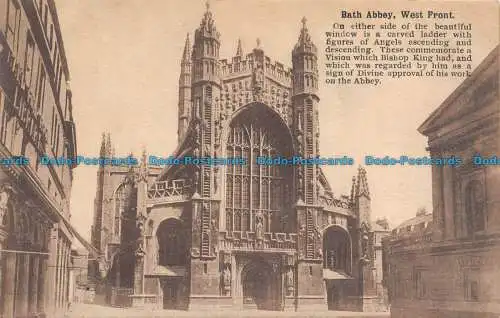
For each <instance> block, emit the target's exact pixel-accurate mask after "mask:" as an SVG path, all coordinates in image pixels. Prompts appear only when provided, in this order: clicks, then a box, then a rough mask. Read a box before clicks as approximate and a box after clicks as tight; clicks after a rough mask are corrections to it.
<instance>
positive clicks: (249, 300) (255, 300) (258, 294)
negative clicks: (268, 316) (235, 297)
mask: <svg viewBox="0 0 500 318" xmlns="http://www.w3.org/2000/svg"><path fill="white" fill-rule="evenodd" d="M272 273H273V271H272V268H271V267H270V266H269V265H268V264H267V263H265V262H263V261H252V262H250V263H249V264H247V265H246V266H245V268H243V271H242V272H241V281H242V287H243V307H244V308H246V309H260V310H274V309H275V308H274V303H275V298H276V297H274V296H275V295H274V294H275V293H274V289H275V288H274V281H273V276H272Z"/></svg>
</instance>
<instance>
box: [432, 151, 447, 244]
mask: <svg viewBox="0 0 500 318" xmlns="http://www.w3.org/2000/svg"><path fill="white" fill-rule="evenodd" d="M438 156H439V154H437V153H431V157H438ZM432 205H433V206H432V211H433V221H434V223H435V224H436V225H437V226H436V228H435V229H434V232H433V235H434V238H435V239H436V240H441V239H443V234H444V230H445V219H444V209H443V205H444V202H443V167H442V166H436V165H434V166H432Z"/></svg>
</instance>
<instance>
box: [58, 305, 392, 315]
mask: <svg viewBox="0 0 500 318" xmlns="http://www.w3.org/2000/svg"><path fill="white" fill-rule="evenodd" d="M66 317H67V318H115V317H116V318H118V317H119V318H140V317H151V318H156V317H157V318H160V317H216V318H233V317H238V318H250V317H318V318H319V317H335V318H343V317H359V318H371V317H385V318H388V317H389V314H388V313H355V312H345V311H328V312H276V311H211V312H207V311H201V312H196V311H189V312H186V311H169V310H159V311H144V310H138V309H132V308H126V309H125V308H112V307H104V306H98V305H88V304H85V305H84V304H80V305H78V304H76V305H74V306H73V308H72V309H71V312H70V313H69V314H68V315H67V316H66Z"/></svg>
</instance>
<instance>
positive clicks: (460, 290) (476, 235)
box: [384, 46, 500, 318]
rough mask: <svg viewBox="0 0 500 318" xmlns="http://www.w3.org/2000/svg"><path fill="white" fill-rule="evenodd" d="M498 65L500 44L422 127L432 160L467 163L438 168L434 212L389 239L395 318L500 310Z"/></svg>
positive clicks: (476, 315)
mask: <svg viewBox="0 0 500 318" xmlns="http://www.w3.org/2000/svg"><path fill="white" fill-rule="evenodd" d="M499 70H500V69H499V48H498V46H497V47H496V48H495V49H494V50H493V51H492V52H491V53H490V54H489V55H488V56H487V57H486V58H485V59H484V60H483V61H482V62H481V64H480V65H479V66H478V67H477V68H476V70H475V71H474V72H473V73H472V75H471V76H470V77H468V78H467V79H466V80H465V81H464V82H463V83H462V84H461V85H460V86H459V87H458V88H457V89H456V90H455V91H454V92H453V93H452V94H451V95H450V96H449V97H448V98H447V99H446V100H445V101H444V102H443V103H442V104H441V106H439V107H438V108H437V109H436V110H435V111H434V112H433V113H432V114H431V115H430V117H429V118H428V119H427V120H426V121H425V122H424V123H423V124H422V125H421V126H420V128H419V131H420V132H421V133H422V134H424V135H425V136H427V138H428V144H429V148H428V149H429V151H430V155H431V157H433V158H442V157H450V156H456V157H460V158H461V159H462V164H460V165H458V166H455V167H452V166H433V167H432V201H433V211H432V214H425V213H424V214H420V215H418V214H417V216H416V217H415V218H413V219H411V220H408V221H407V222H405V223H403V224H402V225H401V226H400V227H398V228H397V229H396V230H395V232H394V233H393V235H391V236H390V237H387V238H386V240H385V241H384V251H385V253H384V263H385V266H384V272H385V279H384V280H385V281H386V282H387V284H388V287H389V292H390V301H391V317H392V318H417V317H426V318H451V317H453V318H489V317H498V315H499V314H500V307H499V305H498V300H499V299H500V289H499V288H498V282H499V281H500V265H499V262H498V260H499V259H500V240H499V237H500V236H499V234H500V213H499V212H500V165H499V164H498V163H499V162H500V160H499V158H498V154H499V150H500V138H499V136H500V98H499V85H498V82H499ZM475 156H481V157H482V158H489V159H490V162H489V164H479V163H478V161H477V159H476V160H475V159H474V157H475ZM492 158H493V159H492ZM494 158H496V163H495V159H494Z"/></svg>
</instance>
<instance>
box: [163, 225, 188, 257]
mask: <svg viewBox="0 0 500 318" xmlns="http://www.w3.org/2000/svg"><path fill="white" fill-rule="evenodd" d="M156 237H157V239H158V248H159V250H158V265H162V266H167V265H173V266H175V265H177V266H184V265H186V255H187V242H186V235H184V231H183V229H182V224H181V222H180V221H179V220H176V219H167V220H165V221H163V222H161V223H160V225H159V226H158V230H157V231H156Z"/></svg>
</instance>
